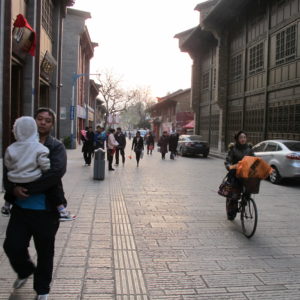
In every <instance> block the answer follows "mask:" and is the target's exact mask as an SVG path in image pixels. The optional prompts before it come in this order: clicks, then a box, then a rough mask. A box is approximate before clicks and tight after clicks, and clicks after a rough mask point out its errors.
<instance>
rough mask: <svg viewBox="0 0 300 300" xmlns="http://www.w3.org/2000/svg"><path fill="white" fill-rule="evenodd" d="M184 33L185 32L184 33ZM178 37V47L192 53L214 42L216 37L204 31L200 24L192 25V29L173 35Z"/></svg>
mask: <svg viewBox="0 0 300 300" xmlns="http://www.w3.org/2000/svg"><path fill="white" fill-rule="evenodd" d="M184 33H185V34H184ZM175 38H178V39H179V48H180V50H181V51H182V52H188V53H193V52H195V51H198V50H199V49H201V48H203V47H205V46H206V45H208V44H212V43H213V44H214V43H216V42H217V41H216V39H215V38H214V36H213V34H212V33H211V32H209V31H205V30H203V29H202V28H201V26H200V25H199V26H197V27H194V28H193V29H192V30H191V29H190V30H188V31H185V32H183V33H179V34H176V35H175Z"/></svg>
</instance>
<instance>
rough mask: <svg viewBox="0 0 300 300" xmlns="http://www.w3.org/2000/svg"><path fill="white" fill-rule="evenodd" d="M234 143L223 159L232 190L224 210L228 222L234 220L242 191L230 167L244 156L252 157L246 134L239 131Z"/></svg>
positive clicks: (252, 153) (239, 182)
mask: <svg viewBox="0 0 300 300" xmlns="http://www.w3.org/2000/svg"><path fill="white" fill-rule="evenodd" d="M234 139H235V143H231V144H229V150H228V153H227V156H226V159H225V167H226V169H227V170H228V171H229V172H228V181H229V183H230V185H231V187H232V189H233V190H234V193H232V195H231V197H229V198H227V199H226V210H227V218H228V220H234V218H235V217H236V214H237V209H238V200H239V199H240V195H241V190H242V185H243V183H242V181H241V180H240V179H238V178H236V176H235V174H236V170H235V169H232V166H233V165H235V164H237V163H238V162H239V161H240V160H242V159H243V158H244V156H254V152H253V149H252V145H251V144H248V142H247V134H246V132H244V131H242V130H241V131H239V132H238V133H237V134H236V135H235V136H234Z"/></svg>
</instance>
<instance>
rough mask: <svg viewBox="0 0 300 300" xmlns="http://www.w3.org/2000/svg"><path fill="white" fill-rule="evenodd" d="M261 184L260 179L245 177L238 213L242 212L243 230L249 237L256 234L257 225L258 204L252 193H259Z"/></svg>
mask: <svg viewBox="0 0 300 300" xmlns="http://www.w3.org/2000/svg"><path fill="white" fill-rule="evenodd" d="M259 185H260V179H257V178H248V179H243V190H242V194H241V198H240V199H239V200H238V206H237V213H240V218H241V224H242V231H243V234H244V235H245V236H246V237H247V238H251V237H252V236H253V235H254V233H255V231H256V227H257V218H258V213H257V206H256V203H255V201H254V199H253V198H252V197H251V194H258V192H259ZM226 202H227V201H226ZM227 205H228V204H227Z"/></svg>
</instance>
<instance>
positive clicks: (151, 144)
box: [146, 131, 154, 155]
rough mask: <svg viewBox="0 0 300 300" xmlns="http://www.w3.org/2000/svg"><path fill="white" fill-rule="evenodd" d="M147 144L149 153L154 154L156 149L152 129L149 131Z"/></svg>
mask: <svg viewBox="0 0 300 300" xmlns="http://www.w3.org/2000/svg"><path fill="white" fill-rule="evenodd" d="M146 145H147V154H151V155H152V151H153V149H154V137H153V135H152V132H151V131H149V133H148V135H147V139H146Z"/></svg>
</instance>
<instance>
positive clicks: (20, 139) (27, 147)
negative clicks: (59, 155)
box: [1, 117, 74, 221]
mask: <svg viewBox="0 0 300 300" xmlns="http://www.w3.org/2000/svg"><path fill="white" fill-rule="evenodd" d="M13 133H14V136H15V139H16V142H14V143H12V144H11V145H10V146H9V147H8V148H7V149H6V152H5V155H4V165H5V167H6V168H7V171H8V172H7V177H8V179H9V181H11V182H13V183H14V184H19V185H22V184H23V185H24V184H26V183H30V182H33V181H35V180H37V179H39V178H40V177H41V176H42V174H43V172H47V171H48V170H49V169H50V160H49V158H48V155H49V149H48V148H47V147H45V146H44V145H42V144H41V143H40V142H39V136H38V131H37V125H36V122H35V120H34V119H33V118H32V117H21V118H18V119H17V120H16V121H15V124H14V127H13ZM9 197H11V195H8V194H7V193H6V194H5V196H4V198H5V199H8V198H9ZM56 199H58V200H57V201H58V203H56V205H57V209H58V212H59V214H60V220H61V221H70V220H73V219H74V216H71V214H70V212H68V211H67V210H66V207H65V206H64V205H63V201H61V199H60V197H56ZM16 205H18V201H17V202H16ZM1 212H2V214H3V215H6V216H8V215H9V212H10V203H9V201H5V204H4V206H3V207H2V209H1Z"/></svg>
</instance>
